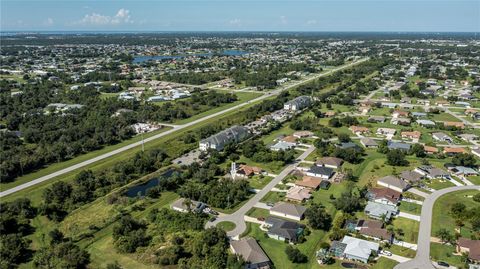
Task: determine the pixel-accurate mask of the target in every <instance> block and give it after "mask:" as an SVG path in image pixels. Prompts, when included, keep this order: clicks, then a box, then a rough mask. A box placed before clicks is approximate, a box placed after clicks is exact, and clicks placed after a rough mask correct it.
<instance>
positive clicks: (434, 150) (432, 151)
mask: <svg viewBox="0 0 480 269" xmlns="http://www.w3.org/2000/svg"><path fill="white" fill-rule="evenodd" d="M423 149H424V150H425V153H427V154H435V153H438V149H437V148H436V147H431V146H426V145H424V146H423Z"/></svg>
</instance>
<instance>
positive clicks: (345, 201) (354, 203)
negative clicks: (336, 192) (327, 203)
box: [333, 190, 362, 213]
mask: <svg viewBox="0 0 480 269" xmlns="http://www.w3.org/2000/svg"><path fill="white" fill-rule="evenodd" d="M333 204H334V205H335V208H336V209H337V210H342V211H344V212H346V213H353V212H355V211H358V210H360V209H361V208H362V203H361V199H360V197H358V195H357V194H354V193H353V192H352V190H347V191H345V192H343V193H342V194H341V195H340V197H339V198H337V199H335V201H333Z"/></svg>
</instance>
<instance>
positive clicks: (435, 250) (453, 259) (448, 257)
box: [430, 243, 463, 268]
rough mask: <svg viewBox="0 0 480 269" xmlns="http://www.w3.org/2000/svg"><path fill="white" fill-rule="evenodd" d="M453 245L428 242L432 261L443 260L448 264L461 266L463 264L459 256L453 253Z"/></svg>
mask: <svg viewBox="0 0 480 269" xmlns="http://www.w3.org/2000/svg"><path fill="white" fill-rule="evenodd" d="M454 252H455V247H454V246H448V245H443V244H439V243H430V256H431V257H432V260H434V261H444V262H447V263H448V264H450V265H453V266H456V267H459V268H460V267H461V266H462V265H463V263H462V260H461V256H456V255H453V253H454Z"/></svg>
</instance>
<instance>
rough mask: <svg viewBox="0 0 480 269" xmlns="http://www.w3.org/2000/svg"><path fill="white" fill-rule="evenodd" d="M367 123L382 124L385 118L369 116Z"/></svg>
mask: <svg viewBox="0 0 480 269" xmlns="http://www.w3.org/2000/svg"><path fill="white" fill-rule="evenodd" d="M367 121H368V122H377V123H384V122H385V117H384V116H371V117H369V118H368V119H367Z"/></svg>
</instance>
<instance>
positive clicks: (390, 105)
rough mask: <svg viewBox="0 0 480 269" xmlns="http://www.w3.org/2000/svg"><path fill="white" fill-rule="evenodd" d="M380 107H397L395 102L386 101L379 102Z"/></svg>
mask: <svg viewBox="0 0 480 269" xmlns="http://www.w3.org/2000/svg"><path fill="white" fill-rule="evenodd" d="M380 105H381V106H382V107H387V108H395V107H397V104H396V103H388V102H382V103H381V104H380Z"/></svg>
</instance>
